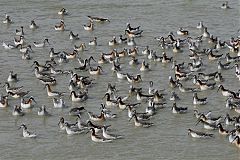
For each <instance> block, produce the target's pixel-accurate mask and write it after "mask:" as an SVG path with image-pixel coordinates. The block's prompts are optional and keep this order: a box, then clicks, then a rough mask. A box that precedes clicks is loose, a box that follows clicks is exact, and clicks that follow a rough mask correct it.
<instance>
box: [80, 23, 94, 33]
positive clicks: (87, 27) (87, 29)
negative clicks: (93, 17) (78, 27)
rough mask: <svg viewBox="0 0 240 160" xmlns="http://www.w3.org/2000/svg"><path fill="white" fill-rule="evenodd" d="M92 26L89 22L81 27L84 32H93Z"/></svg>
mask: <svg viewBox="0 0 240 160" xmlns="http://www.w3.org/2000/svg"><path fill="white" fill-rule="evenodd" d="M93 26H94V25H93V22H92V21H90V23H89V24H87V25H83V28H84V30H86V31H93V30H94V28H93Z"/></svg>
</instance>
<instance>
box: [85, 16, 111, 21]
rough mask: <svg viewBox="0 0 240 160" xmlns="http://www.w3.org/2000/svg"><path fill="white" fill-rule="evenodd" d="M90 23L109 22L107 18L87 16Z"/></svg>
mask: <svg viewBox="0 0 240 160" xmlns="http://www.w3.org/2000/svg"><path fill="white" fill-rule="evenodd" d="M87 17H88V18H89V19H90V20H91V21H95V22H110V20H109V19H108V18H103V17H96V16H87Z"/></svg>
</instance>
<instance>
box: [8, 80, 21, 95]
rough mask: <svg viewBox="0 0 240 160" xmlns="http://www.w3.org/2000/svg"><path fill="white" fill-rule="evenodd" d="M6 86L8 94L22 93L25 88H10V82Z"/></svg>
mask: <svg viewBox="0 0 240 160" xmlns="http://www.w3.org/2000/svg"><path fill="white" fill-rule="evenodd" d="M4 86H6V88H5V89H6V92H12V93H16V92H20V91H21V90H22V89H23V86H21V87H10V84H9V83H8V82H6V83H5V85H4ZM4 86H3V87H4Z"/></svg>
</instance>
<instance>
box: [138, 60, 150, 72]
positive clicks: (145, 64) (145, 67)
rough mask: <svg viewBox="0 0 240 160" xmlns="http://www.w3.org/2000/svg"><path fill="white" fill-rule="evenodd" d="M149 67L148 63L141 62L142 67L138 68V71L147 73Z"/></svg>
mask: <svg viewBox="0 0 240 160" xmlns="http://www.w3.org/2000/svg"><path fill="white" fill-rule="evenodd" d="M149 70H150V65H149V63H146V62H145V60H143V61H142V65H141V67H140V71H149Z"/></svg>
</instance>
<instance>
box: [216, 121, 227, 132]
mask: <svg viewBox="0 0 240 160" xmlns="http://www.w3.org/2000/svg"><path fill="white" fill-rule="evenodd" d="M217 127H218V132H219V133H220V134H221V135H228V134H229V131H228V130H226V129H224V128H223V126H222V124H221V123H218V124H217Z"/></svg>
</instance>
